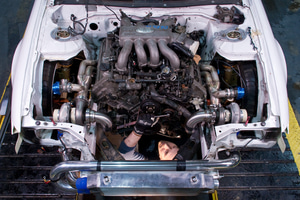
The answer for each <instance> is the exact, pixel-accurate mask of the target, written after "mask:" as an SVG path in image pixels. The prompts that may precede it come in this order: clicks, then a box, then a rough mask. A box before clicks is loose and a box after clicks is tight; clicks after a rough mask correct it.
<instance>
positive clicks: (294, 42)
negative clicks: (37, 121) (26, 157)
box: [0, 0, 300, 200]
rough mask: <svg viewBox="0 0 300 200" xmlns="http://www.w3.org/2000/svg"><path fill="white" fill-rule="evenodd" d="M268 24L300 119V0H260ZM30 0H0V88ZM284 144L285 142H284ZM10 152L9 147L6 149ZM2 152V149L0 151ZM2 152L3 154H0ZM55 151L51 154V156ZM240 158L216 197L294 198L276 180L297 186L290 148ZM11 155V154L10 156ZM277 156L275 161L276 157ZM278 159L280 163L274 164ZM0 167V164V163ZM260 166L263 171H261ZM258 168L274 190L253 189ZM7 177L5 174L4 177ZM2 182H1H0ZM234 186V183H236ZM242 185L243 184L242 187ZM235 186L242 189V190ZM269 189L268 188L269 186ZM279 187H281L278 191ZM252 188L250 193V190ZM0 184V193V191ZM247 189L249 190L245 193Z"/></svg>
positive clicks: (290, 96)
mask: <svg viewBox="0 0 300 200" xmlns="http://www.w3.org/2000/svg"><path fill="white" fill-rule="evenodd" d="M263 3H264V5H265V9H266V12H267V15H268V17H269V20H270V24H271V26H272V28H273V32H274V35H275V38H276V39H277V40H278V42H279V43H280V45H281V47H282V49H283V51H284V54H285V57H286V62H287V67H288V93H289V99H290V102H291V105H292V107H293V109H294V113H295V116H296V118H297V120H298V122H299V121H300V114H299V113H300V70H299V69H298V65H299V63H300V40H299V37H300V36H299V35H300V29H299V27H300V20H299V19H300V11H299V8H300V0H294V1H292V0H276V1H274V0H263ZM32 5H33V0H10V1H1V6H0V24H1V25H2V27H1V29H0V33H1V34H0V44H1V47H0V59H1V62H0V80H1V83H0V92H1V94H2V91H3V89H4V87H5V84H6V82H7V80H8V77H9V75H10V66H11V61H12V57H13V53H14V50H15V48H16V46H17V44H18V42H19V41H20V39H21V38H22V36H23V33H24V31H25V28H26V24H27V20H28V17H29V14H30V10H31V7H32ZM287 145H288V144H287ZM10 152H11V151H10ZM2 153H3V152H2ZM2 155H3V154H2ZM55 156H56V155H54V157H55ZM242 158H243V159H244V160H245V161H244V163H241V165H240V166H239V168H236V169H235V170H233V171H227V172H221V173H220V174H223V175H224V179H221V181H220V185H221V186H220V190H219V191H218V193H219V199H245V198H246V197H248V199H283V198H285V199H286V200H288V199H296V196H297V195H299V192H295V191H291V190H288V189H287V188H280V185H281V184H280V182H284V181H286V182H289V184H293V185H294V186H295V185H296V186H297V187H299V185H300V181H299V176H298V175H297V172H296V171H295V164H294V163H293V161H291V160H292V159H293V157H292V155H291V152H290V151H287V153H285V154H280V153H279V149H277V147H276V148H275V149H272V151H269V152H255V153H252V154H247V153H244V152H243V153H242ZM266 158H267V159H269V160H272V161H274V162H275V163H277V165H276V164H275V165H274V163H263V162H260V160H262V159H266ZM14 159H15V158H14ZM247 160H251V161H253V160H255V161H257V163H255V164H253V165H252V166H251V167H252V168H251V169H249V168H247V167H249V165H247V167H244V168H243V165H244V166H245V165H246V164H247ZM276 160H277V161H276ZM278 163H280V165H278ZM2 164H3V163H1V161H0V165H2ZM2 168H3V167H2ZM262 170H263V171H262ZM274 170H275V171H276V170H277V171H278V173H280V172H281V170H283V171H282V173H281V177H280V178H278V177H277V178H274V177H273V176H271V174H272V171H274ZM259 171H261V172H265V175H266V176H264V179H265V180H264V181H265V183H267V182H268V183H269V184H271V183H272V184H273V183H275V184H276V183H279V184H278V187H277V190H276V191H275V192H274V190H272V192H270V190H268V188H265V190H264V191H259V190H257V191H255V192H253V188H255V187H256V186H257V184H264V182H259V181H258V180H259V179H258V178H257V177H258V176H259V175H262V174H259ZM250 172H255V173H257V176H254V175H252V177H250V178H249V177H246V178H244V179H245V180H244V182H245V184H246V185H245V184H244V185H243V186H240V188H238V187H236V188H237V189H231V190H229V189H230V188H229V187H231V185H232V183H233V182H234V181H237V182H238V181H239V180H238V179H243V176H244V175H242V174H247V173H248V174H249V173H250ZM8 178H9V177H8ZM0 184H3V183H0ZM237 186H238V185H237ZM243 187H244V188H243ZM238 189H244V190H243V191H244V192H241V191H239V190H238ZM269 189H270V188H269ZM281 189H282V190H284V191H282V192H281ZM251 192H252V193H251ZM2 193H3V191H1V187H0V194H2ZM249 193H251V194H250V195H249Z"/></svg>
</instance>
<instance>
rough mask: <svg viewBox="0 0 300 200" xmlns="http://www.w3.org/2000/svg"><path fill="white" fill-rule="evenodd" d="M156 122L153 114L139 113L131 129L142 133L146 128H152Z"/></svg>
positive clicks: (139, 133)
mask: <svg viewBox="0 0 300 200" xmlns="http://www.w3.org/2000/svg"><path fill="white" fill-rule="evenodd" d="M156 123H157V121H156V120H155V117H154V115H151V114H145V113H140V114H139V116H138V118H137V120H136V124H135V126H134V128H133V130H134V132H135V133H136V134H138V135H142V134H143V133H144V132H145V131H146V130H149V129H152V127H153V126H154V125H155V124H156Z"/></svg>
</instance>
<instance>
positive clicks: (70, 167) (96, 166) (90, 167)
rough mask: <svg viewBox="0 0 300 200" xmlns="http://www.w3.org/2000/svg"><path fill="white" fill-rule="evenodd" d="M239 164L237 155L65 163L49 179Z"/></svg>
mask: <svg viewBox="0 0 300 200" xmlns="http://www.w3.org/2000/svg"><path fill="white" fill-rule="evenodd" d="M239 162H240V156H239V155H237V154H234V155H233V156H232V157H231V158H228V159H224V160H210V161H207V160H187V161H184V160H180V161H179V160H178V161H66V162H61V163H59V164H57V165H55V166H54V167H53V168H52V170H51V171H50V179H51V180H52V181H58V180H59V179H60V177H61V175H62V174H63V173H66V172H70V171H106V172H107V171H207V170H212V169H215V170H219V169H227V168H232V167H235V166H237V165H238V164H239Z"/></svg>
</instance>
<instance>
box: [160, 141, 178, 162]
mask: <svg viewBox="0 0 300 200" xmlns="http://www.w3.org/2000/svg"><path fill="white" fill-rule="evenodd" d="M178 150H179V148H178V146H177V145H176V144H174V143H173V142H169V141H164V140H161V141H160V142H158V155H159V159H160V160H173V158H174V157H175V156H176V154H177V152H178Z"/></svg>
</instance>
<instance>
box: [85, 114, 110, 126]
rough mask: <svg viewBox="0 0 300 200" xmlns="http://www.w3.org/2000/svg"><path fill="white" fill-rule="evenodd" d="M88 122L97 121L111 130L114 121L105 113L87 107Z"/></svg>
mask: <svg viewBox="0 0 300 200" xmlns="http://www.w3.org/2000/svg"><path fill="white" fill-rule="evenodd" d="M85 120H86V123H92V122H96V123H99V124H101V125H102V127H103V128H104V129H105V130H111V127H112V121H111V119H110V117H108V116H107V115H105V114H103V113H99V112H95V111H93V110H90V109H87V110H86V112H85Z"/></svg>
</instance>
